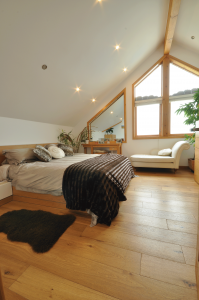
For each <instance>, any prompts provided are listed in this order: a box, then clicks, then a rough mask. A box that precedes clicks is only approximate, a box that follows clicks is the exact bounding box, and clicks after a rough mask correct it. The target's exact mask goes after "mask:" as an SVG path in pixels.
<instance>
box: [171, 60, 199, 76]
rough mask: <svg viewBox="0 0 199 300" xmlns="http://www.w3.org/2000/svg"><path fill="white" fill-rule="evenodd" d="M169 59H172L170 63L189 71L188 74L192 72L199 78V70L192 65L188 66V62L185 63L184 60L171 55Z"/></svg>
mask: <svg viewBox="0 0 199 300" xmlns="http://www.w3.org/2000/svg"><path fill="white" fill-rule="evenodd" d="M169 59H170V62H172V63H173V64H175V65H176V66H178V67H180V68H182V69H184V70H186V71H188V72H191V73H193V74H195V75H197V76H199V68H197V67H195V66H193V65H190V64H188V63H187V62H185V61H183V60H180V59H179V58H176V57H174V56H171V55H169Z"/></svg>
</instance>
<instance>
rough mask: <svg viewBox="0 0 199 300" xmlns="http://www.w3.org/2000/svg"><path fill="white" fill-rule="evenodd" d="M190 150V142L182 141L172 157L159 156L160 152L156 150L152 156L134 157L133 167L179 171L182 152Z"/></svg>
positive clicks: (152, 152) (140, 155) (177, 145)
mask: <svg viewBox="0 0 199 300" xmlns="http://www.w3.org/2000/svg"><path fill="white" fill-rule="evenodd" d="M189 148H190V145H189V143H188V142H185V141H180V142H177V143H175V145H174V146H173V148H172V153H171V155H170V156H159V155H157V154H158V151H159V150H158V149H154V150H152V151H151V154H135V155H132V156H131V158H130V160H131V164H132V166H133V167H143V168H171V169H179V162H180V156H181V154H182V151H183V150H188V149H189Z"/></svg>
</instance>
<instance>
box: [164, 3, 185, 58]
mask: <svg viewBox="0 0 199 300" xmlns="http://www.w3.org/2000/svg"><path fill="white" fill-rule="evenodd" d="M180 2H181V0H170V4H169V13H168V18H167V27H166V33H165V40H164V54H169V52H170V49H171V44H172V41H173V36H174V32H175V27H176V23H177V18H178V13H179V9H180Z"/></svg>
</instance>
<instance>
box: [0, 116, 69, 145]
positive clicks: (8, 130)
mask: <svg viewBox="0 0 199 300" xmlns="http://www.w3.org/2000/svg"><path fill="white" fill-rule="evenodd" d="M62 129H63V130H65V131H66V132H67V133H68V132H69V131H71V130H72V129H73V128H72V127H68V126H62V125H53V124H47V123H40V122H32V121H26V120H19V119H11V118H4V117H0V146H4V145H23V144H45V143H55V142H57V141H58V140H57V136H58V135H59V134H60V132H61V130H62Z"/></svg>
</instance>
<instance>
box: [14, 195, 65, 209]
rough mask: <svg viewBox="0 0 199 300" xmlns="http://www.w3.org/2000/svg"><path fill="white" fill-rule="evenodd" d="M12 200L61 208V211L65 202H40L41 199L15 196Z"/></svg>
mask: <svg viewBox="0 0 199 300" xmlns="http://www.w3.org/2000/svg"><path fill="white" fill-rule="evenodd" d="M13 200H14V201H19V202H25V203H34V204H38V205H44V206H50V207H56V208H61V209H65V208H66V201H64V202H63V203H61V202H55V201H48V200H41V199H35V198H29V197H21V196H16V195H13Z"/></svg>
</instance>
